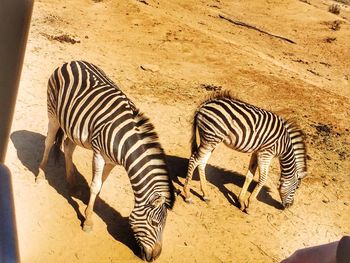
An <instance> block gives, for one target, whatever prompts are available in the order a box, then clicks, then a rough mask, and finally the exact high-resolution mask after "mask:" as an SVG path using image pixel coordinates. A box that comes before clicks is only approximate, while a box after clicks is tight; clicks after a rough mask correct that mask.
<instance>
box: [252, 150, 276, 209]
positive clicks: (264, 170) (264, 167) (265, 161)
mask: <svg viewBox="0 0 350 263" xmlns="http://www.w3.org/2000/svg"><path fill="white" fill-rule="evenodd" d="M272 158H273V156H272V155H271V154H270V153H268V152H262V153H258V164H259V182H258V184H257V185H256V186H255V188H254V190H253V192H252V194H251V195H250V197H249V199H248V204H247V206H246V212H247V213H248V207H251V206H252V203H253V202H255V200H256V197H257V195H258V194H259V192H260V190H261V188H262V187H263V186H264V185H265V183H266V180H267V176H268V172H269V166H270V163H271V161H272Z"/></svg>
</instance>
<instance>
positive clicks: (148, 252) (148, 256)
mask: <svg viewBox="0 0 350 263" xmlns="http://www.w3.org/2000/svg"><path fill="white" fill-rule="evenodd" d="M161 252H162V245H161V244H160V243H156V244H155V245H154V247H153V249H151V248H148V247H143V246H141V257H142V259H143V260H146V261H148V262H151V261H154V260H156V259H157V258H158V257H159V255H160V253H161Z"/></svg>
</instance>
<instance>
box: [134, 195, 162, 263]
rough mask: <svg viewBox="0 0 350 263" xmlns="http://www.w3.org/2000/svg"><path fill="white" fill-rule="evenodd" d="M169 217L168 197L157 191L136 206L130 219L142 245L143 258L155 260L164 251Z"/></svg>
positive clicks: (136, 237)
mask: <svg viewBox="0 0 350 263" xmlns="http://www.w3.org/2000/svg"><path fill="white" fill-rule="evenodd" d="M166 217H167V205H166V198H165V197H164V196H163V195H161V194H159V193H155V194H154V195H153V196H152V197H151V198H150V200H149V201H148V202H147V204H145V205H139V206H136V205H135V207H134V210H133V211H132V212H131V214H130V217H129V221H130V226H131V228H132V230H133V232H134V236H135V239H136V241H137V243H138V244H139V246H140V247H141V257H142V259H143V260H147V261H153V260H155V259H156V258H157V257H158V256H159V255H160V253H161V251H162V234H163V229H164V226H165V221H166Z"/></svg>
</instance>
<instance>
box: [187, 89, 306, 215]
mask: <svg viewBox="0 0 350 263" xmlns="http://www.w3.org/2000/svg"><path fill="white" fill-rule="evenodd" d="M197 130H198V134H199V139H200V145H199V146H197V143H196V131H197ZM221 142H223V143H224V144H225V145H227V146H228V147H230V148H232V149H234V150H237V151H240V152H244V153H252V157H251V160H250V165H249V170H248V173H247V175H246V180H245V182H244V185H243V187H242V190H241V193H240V195H239V202H240V205H241V209H242V210H244V209H247V208H248V206H249V204H251V203H252V202H253V200H254V199H255V198H256V196H257V194H258V193H259V191H260V189H261V188H262V186H263V185H264V184H265V182H266V180H267V175H268V168H269V165H270V162H271V160H272V158H273V157H278V158H279V159H280V166H281V178H280V181H281V185H280V189H279V190H280V196H281V199H282V204H283V206H289V205H291V204H292V203H293V199H294V193H295V190H296V188H297V187H298V185H299V181H300V179H302V178H303V177H304V176H305V175H306V158H305V156H306V148H305V143H304V139H303V133H302V131H301V130H300V129H298V128H297V127H296V126H295V125H294V124H293V123H291V122H288V121H285V120H284V119H282V118H281V117H279V116H277V115H276V114H274V113H272V112H269V111H266V110H263V109H260V108H258V107H255V106H253V105H250V104H248V103H245V102H242V101H240V100H237V99H234V98H233V97H232V96H230V94H229V93H220V94H216V95H214V96H213V97H212V98H210V99H209V100H207V101H205V102H204V103H202V104H201V105H200V107H199V108H198V109H197V111H196V113H195V116H194V121H193V129H192V155H191V157H190V160H189V166H188V172H187V178H186V183H185V186H184V193H185V197H186V201H188V202H190V201H191V196H190V187H189V182H190V181H191V178H192V174H193V171H194V169H195V168H196V167H197V166H198V169H199V175H200V181H201V189H202V192H203V199H204V200H208V199H209V198H208V193H207V187H206V179H205V171H204V169H205V165H206V163H207V161H208V159H209V157H210V155H211V152H212V151H213V150H214V149H215V148H216V146H217V144H219V143H221ZM257 166H259V170H260V178H259V183H258V185H257V187H256V188H255V189H254V191H253V193H252V195H251V197H250V198H249V200H248V201H246V200H245V199H244V197H245V194H246V192H247V188H248V186H249V184H250V183H251V181H252V179H253V176H254V174H255V171H256V169H257Z"/></svg>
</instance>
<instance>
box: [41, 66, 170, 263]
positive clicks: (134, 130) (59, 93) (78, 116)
mask: <svg viewBox="0 0 350 263" xmlns="http://www.w3.org/2000/svg"><path fill="white" fill-rule="evenodd" d="M47 98H48V101H47V103H48V117H49V129H48V136H47V138H46V141H45V152H44V157H43V160H42V162H41V164H40V169H39V175H38V179H40V178H42V177H44V175H43V170H44V169H45V167H46V163H47V158H48V152H49V150H50V148H51V146H52V145H53V143H54V142H55V143H56V145H59V144H60V141H62V139H63V138H62V137H64V138H65V141H64V152H65V159H66V170H67V181H68V183H69V184H70V185H71V186H73V185H74V182H75V179H74V169H73V167H74V166H73V163H72V160H71V159H72V154H73V151H74V148H75V146H76V145H79V146H82V147H84V148H88V149H91V150H92V151H93V152H94V158H93V170H94V174H93V181H92V184H91V187H90V201H89V204H88V207H87V209H86V212H85V215H86V220H85V222H84V230H90V229H91V228H92V224H93V223H92V219H91V215H92V213H93V205H94V201H95V198H96V195H97V194H98V193H99V192H100V189H101V187H102V184H103V182H104V180H105V179H106V178H107V176H108V174H109V172H110V171H111V169H112V168H113V167H114V166H115V165H116V164H119V165H123V166H124V167H125V169H126V171H127V173H128V176H129V178H130V182H131V186H132V189H133V192H134V196H135V205H134V209H133V211H132V213H131V215H130V225H131V227H132V229H133V231H134V235H135V237H136V240H137V241H138V243H139V245H140V246H141V249H142V257H143V258H144V259H146V260H153V259H155V258H156V257H157V256H158V255H159V254H160V252H161V241H162V240H161V237H162V232H163V228H164V225H165V220H166V215H167V209H168V208H171V207H172V206H173V204H174V192H173V186H172V183H171V180H170V178H169V175H168V170H167V166H166V164H165V154H164V152H163V149H162V148H161V146H160V144H159V142H158V137H157V135H156V133H155V131H154V127H153V125H152V124H151V123H150V122H149V120H148V119H147V118H146V117H145V116H144V115H143V114H141V113H140V112H139V111H138V109H137V108H136V107H135V105H134V104H133V103H132V102H131V101H130V100H129V99H128V98H127V97H126V95H125V94H124V93H123V92H122V91H121V90H120V89H119V88H118V86H117V85H116V84H114V83H113V82H112V81H111V80H110V79H109V78H108V77H107V76H106V75H105V73H104V72H103V71H102V70H100V69H99V68H98V67H96V66H94V65H93V64H90V63H87V62H84V61H72V62H70V63H65V64H63V65H62V66H61V67H59V68H57V69H56V70H55V71H54V72H53V74H52V75H51V77H50V79H49V83H48V90H47ZM62 131H63V132H62Z"/></svg>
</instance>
